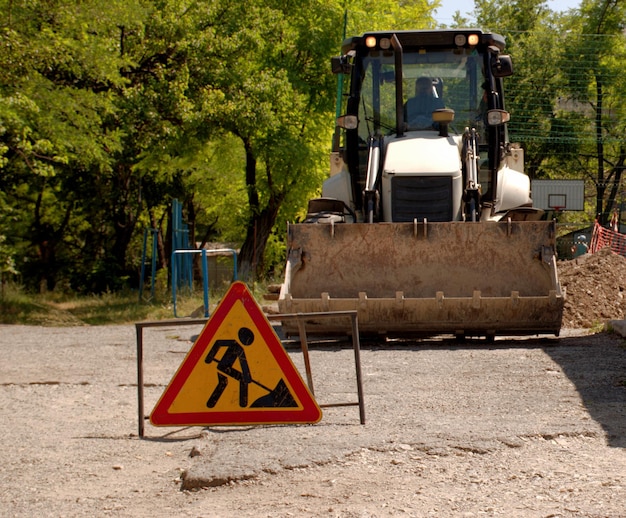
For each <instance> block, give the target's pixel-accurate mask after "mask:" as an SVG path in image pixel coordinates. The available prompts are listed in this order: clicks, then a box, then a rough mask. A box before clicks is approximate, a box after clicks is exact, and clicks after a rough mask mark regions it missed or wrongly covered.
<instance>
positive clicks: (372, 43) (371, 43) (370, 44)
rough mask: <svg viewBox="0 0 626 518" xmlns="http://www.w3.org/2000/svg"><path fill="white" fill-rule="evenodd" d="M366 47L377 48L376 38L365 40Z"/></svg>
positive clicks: (369, 37) (371, 37)
mask: <svg viewBox="0 0 626 518" xmlns="http://www.w3.org/2000/svg"><path fill="white" fill-rule="evenodd" d="M365 46H366V47H369V48H370V49H373V48H374V47H375V46H376V37H375V36H368V37H367V38H365Z"/></svg>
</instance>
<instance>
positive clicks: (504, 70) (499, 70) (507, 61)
mask: <svg viewBox="0 0 626 518" xmlns="http://www.w3.org/2000/svg"><path fill="white" fill-rule="evenodd" d="M491 73H492V74H493V75H494V77H509V76H512V75H513V60H512V59H511V56H509V55H508V54H504V55H502V56H493V57H492V60H491Z"/></svg>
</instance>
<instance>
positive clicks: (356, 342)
mask: <svg viewBox="0 0 626 518" xmlns="http://www.w3.org/2000/svg"><path fill="white" fill-rule="evenodd" d="M341 316H346V317H350V319H351V321H352V348H353V349H354V364H355V370H356V384H357V396H358V401H357V402H355V403H329V404H324V405H319V406H320V407H321V408H324V407H338V406H357V405H358V407H359V420H360V422H361V424H365V398H364V396H363V378H362V376H361V342H360V339H359V320H358V316H357V312H356V311H352V310H348V311H322V312H311V313H283V314H278V315H266V317H267V319H268V320H281V321H284V320H297V321H298V322H297V323H298V330H299V331H300V343H301V345H302V352H303V356H304V363H305V369H306V372H307V378H309V376H310V375H311V374H310V373H311V366H310V361H309V354H308V341H307V337H306V330H305V325H304V324H305V322H304V321H303V319H305V318H319V317H322V318H324V317H328V318H337V317H341ZM305 350H306V353H305ZM309 388H310V389H311V392H313V382H312V380H311V381H310V383H309Z"/></svg>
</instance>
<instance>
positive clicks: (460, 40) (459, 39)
mask: <svg viewBox="0 0 626 518" xmlns="http://www.w3.org/2000/svg"><path fill="white" fill-rule="evenodd" d="M465 43H467V38H466V37H465V34H457V35H456V36H455V37H454V44H455V45H456V46H457V47H462V46H463V45H465Z"/></svg>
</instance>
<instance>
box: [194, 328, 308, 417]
mask: <svg viewBox="0 0 626 518" xmlns="http://www.w3.org/2000/svg"><path fill="white" fill-rule="evenodd" d="M237 334H238V338H239V341H237V340H217V341H216V342H215V343H214V344H213V347H211V350H210V351H209V354H208V355H207V356H206V358H205V359H204V361H205V363H211V362H213V361H216V362H217V370H218V373H217V379H218V381H217V386H216V387H215V389H213V393H212V394H211V396H210V397H209V400H208V401H207V403H206V406H207V407H208V408H213V407H215V405H216V404H217V402H218V401H219V399H220V397H221V395H222V394H223V393H224V390H226V386H227V385H228V381H229V378H232V379H234V380H236V381H238V382H239V406H240V407H241V408H245V407H247V406H248V385H250V383H254V384H255V385H258V386H259V387H261V388H263V389H265V390H267V392H268V394H267V395H265V396H262V397H260V398H258V399H257V400H256V401H254V402H253V403H252V404H251V405H250V407H251V408H269V407H274V408H276V407H297V406H298V405H297V403H296V401H295V400H294V398H293V396H292V395H291V393H290V392H289V389H288V388H287V385H286V384H285V382H284V381H283V380H282V379H281V380H280V381H279V382H278V384H277V385H276V387H275V388H273V389H271V388H269V387H266V386H265V385H263V384H262V383H259V382H258V381H256V380H254V379H253V378H252V374H251V373H250V368H249V366H248V360H247V358H246V351H245V349H244V346H246V347H247V346H250V345H251V344H252V343H253V342H254V333H253V332H252V331H251V330H250V329H248V328H247V327H242V328H240V329H239V332H238V333H237ZM222 348H226V352H225V353H224V354H223V356H222V357H221V359H219V360H217V359H216V357H217V354H218V353H219V351H220V350H221V349H222ZM237 360H239V367H240V369H241V370H238V369H237V368H236V367H235V362H237Z"/></svg>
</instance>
